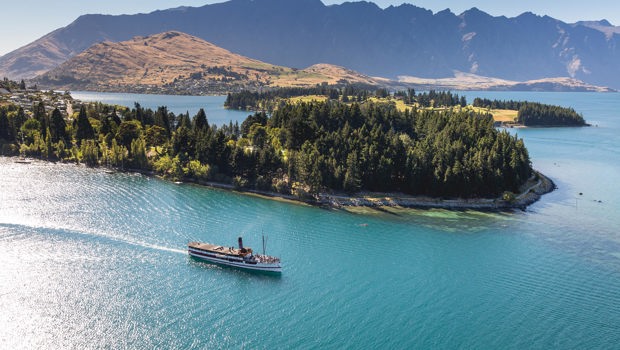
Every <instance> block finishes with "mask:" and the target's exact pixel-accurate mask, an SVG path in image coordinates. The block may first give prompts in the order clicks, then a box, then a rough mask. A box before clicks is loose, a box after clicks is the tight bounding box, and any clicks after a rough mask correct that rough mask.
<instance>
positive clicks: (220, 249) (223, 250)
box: [187, 242, 241, 255]
mask: <svg viewBox="0 0 620 350" xmlns="http://www.w3.org/2000/svg"><path fill="white" fill-rule="evenodd" d="M187 246H188V247H190V248H196V249H202V250H206V251H209V252H213V253H219V254H226V255H241V250H239V249H237V248H235V247H224V246H221V245H216V244H211V243H200V242H190V243H189V244H188V245H187Z"/></svg>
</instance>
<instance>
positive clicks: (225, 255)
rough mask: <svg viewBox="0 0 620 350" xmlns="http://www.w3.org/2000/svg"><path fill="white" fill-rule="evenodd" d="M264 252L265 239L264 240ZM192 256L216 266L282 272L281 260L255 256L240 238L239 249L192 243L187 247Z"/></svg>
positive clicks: (266, 256)
mask: <svg viewBox="0 0 620 350" xmlns="http://www.w3.org/2000/svg"><path fill="white" fill-rule="evenodd" d="M263 250H264V239H263ZM187 251H188V253H189V255H190V256H192V257H195V258H197V259H201V260H206V261H209V262H213V263H216V264H221V265H227V266H234V267H238V268H242V269H246V270H255V271H270V272H277V273H280V272H282V266H281V265H280V258H277V257H274V256H269V255H265V254H264V252H263V254H254V252H253V251H252V248H249V247H244V246H243V239H242V238H241V237H239V248H235V247H224V246H220V245H215V244H211V243H201V242H190V243H189V244H188V245H187Z"/></svg>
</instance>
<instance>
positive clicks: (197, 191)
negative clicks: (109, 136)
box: [0, 92, 620, 349]
mask: <svg viewBox="0 0 620 350" xmlns="http://www.w3.org/2000/svg"><path fill="white" fill-rule="evenodd" d="M465 94H466V95H467V97H468V100H470V101H471V100H472V98H473V97H475V96H482V97H490V98H501V99H515V100H521V99H528V100H535V101H540V102H543V103H554V104H560V105H564V106H572V107H574V108H575V109H576V110H577V111H579V112H581V113H583V114H584V116H585V118H586V119H587V120H588V122H590V123H592V124H593V125H597V126H595V127H590V128H575V129H558V128H550V129H519V130H511V132H518V134H519V136H520V137H523V138H524V139H525V142H526V145H527V147H528V149H529V150H530V155H531V157H532V160H533V164H534V166H535V167H536V168H537V169H539V170H541V171H542V172H544V173H545V174H547V175H548V176H550V177H551V178H552V179H553V180H554V181H555V182H556V184H557V185H558V190H556V191H554V192H552V193H551V194H548V195H545V196H543V198H542V200H541V201H539V202H537V203H536V204H534V205H532V206H531V207H529V208H528V210H527V211H517V212H512V213H483V212H476V211H445V210H410V211H403V212H402V213H399V214H396V215H392V214H385V213H381V212H374V211H372V210H368V213H367V214H365V215H361V214H350V213H345V212H341V211H336V210H325V209H319V208H314V207H309V206H304V205H295V204H287V203H281V202H277V201H270V200H265V199H260V198H255V197H251V196H246V195H241V194H236V193H231V192H225V191H221V190H213V189H206V188H201V187H198V186H194V185H185V184H183V185H177V184H174V183H170V182H165V181H161V180H157V179H154V178H148V177H144V176H141V175H135V174H120V173H119V174H106V173H105V172H103V171H102V170H98V169H88V168H84V167H78V166H75V165H60V164H58V165H54V164H48V163H43V162H35V163H32V164H28V165H25V164H16V163H14V162H13V160H12V159H7V158H0V186H1V187H0V266H1V267H2V268H1V269H0V310H2V311H1V312H0V348H6V349H17V348H27V349H32V348H137V349H151V348H181V349H185V348H196V349H203V348H209V349H211V348H249V349H274V348H275V349H291V348H328V349H343V348H352V349H360V348H362V349H377V348H383V349H408V348H419V349H430V348H432V349H436V348H465V349H523V348H537V349H612V348H617V347H618V344H620V233H619V232H618V227H620V215H619V214H618V213H619V212H620V202H619V199H620V190H619V187H618V183H620V136H619V135H620V94H589V93H489V92H485V93H482V92H481V93H470V92H467V93H465ZM470 96H471V97H470ZM162 102H165V101H162ZM141 103H142V102H141ZM580 193H581V194H580ZM262 233H264V234H265V235H266V236H268V247H267V253H271V254H273V255H278V256H280V257H281V258H282V261H283V273H282V276H281V277H274V276H268V275H259V274H252V273H248V272H244V271H239V270H235V269H231V268H224V267H219V266H215V265H210V264H206V263H202V262H199V261H196V260H193V259H191V258H189V257H188V256H187V254H186V252H185V249H186V244H187V242H188V241H190V240H202V241H210V242H213V243H218V244H223V245H234V244H235V242H236V238H237V236H238V235H243V237H244V242H245V243H246V245H249V246H254V247H255V248H258V247H259V246H260V240H261V234H262Z"/></svg>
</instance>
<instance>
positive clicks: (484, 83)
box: [398, 72, 616, 92]
mask: <svg viewBox="0 0 620 350" xmlns="http://www.w3.org/2000/svg"><path fill="white" fill-rule="evenodd" d="M398 82H399V83H401V84H403V85H408V86H412V87H415V89H416V90H430V89H440V90H492V91H557V92H560V91H562V92H569V91H572V92H586V91H587V92H614V91H616V90H614V89H611V88H608V87H603V86H595V85H591V84H587V83H584V82H583V81H581V80H577V79H574V78H543V79H536V80H528V81H512V80H506V79H499V78H491V77H483V76H480V75H476V74H471V73H463V72H455V73H454V76H453V77H450V78H439V79H429V78H418V77H411V76H400V77H398Z"/></svg>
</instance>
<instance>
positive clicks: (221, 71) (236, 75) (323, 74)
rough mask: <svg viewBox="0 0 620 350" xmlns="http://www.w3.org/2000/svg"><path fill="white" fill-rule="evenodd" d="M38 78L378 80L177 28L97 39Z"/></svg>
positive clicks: (204, 89)
mask: <svg viewBox="0 0 620 350" xmlns="http://www.w3.org/2000/svg"><path fill="white" fill-rule="evenodd" d="M38 81H39V82H40V83H41V84H42V85H44V86H51V87H54V88H57V89H88V90H107V91H131V90H134V91H143V90H145V89H146V90H148V89H152V90H161V89H163V90H166V89H170V90H174V91H176V92H177V93H194V94H195V93H217V92H222V91H230V90H238V89H241V88H257V87H260V86H313V85H316V84H319V83H322V82H328V83H333V84H335V83H338V82H341V83H343V82H345V81H346V82H348V83H364V84H373V85H375V84H378V83H379V82H380V80H378V79H373V78H370V77H367V76H364V75H362V74H359V73H356V72H353V71H351V70H347V69H345V68H342V67H337V66H332V65H327V64H320V65H314V66H312V67H309V68H307V69H303V70H297V69H292V68H287V67H281V66H276V65H272V64H269V63H264V62H261V61H258V60H254V59H250V58H247V57H244V56H241V55H237V54H234V53H231V52H230V51H227V50H225V49H223V48H221V47H217V46H215V45H213V44H211V43H208V42H206V41H204V40H202V39H199V38H197V37H194V36H191V35H188V34H185V33H181V32H176V31H171V32H165V33H160V34H155V35H152V36H148V37H135V38H133V39H132V40H128V41H123V42H119V43H111V42H103V43H100V44H96V45H94V46H92V47H90V48H89V49H88V50H86V51H84V52H82V53H81V54H79V55H77V56H75V57H73V58H72V59H70V60H69V61H67V62H65V63H64V64H62V65H61V66H59V67H58V68H55V69H53V70H51V71H49V72H48V73H46V74H44V75H42V76H40V77H39V78H38Z"/></svg>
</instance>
